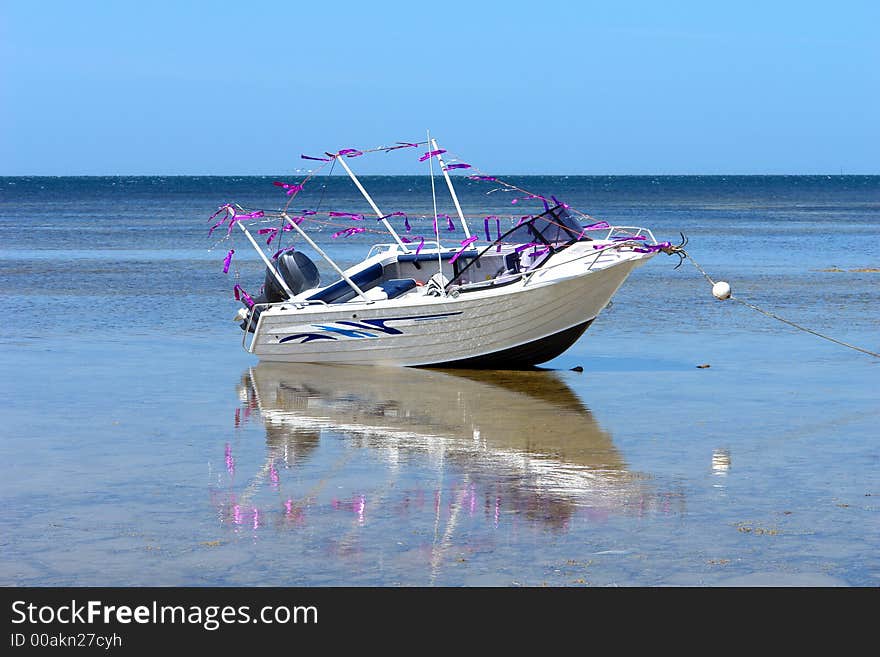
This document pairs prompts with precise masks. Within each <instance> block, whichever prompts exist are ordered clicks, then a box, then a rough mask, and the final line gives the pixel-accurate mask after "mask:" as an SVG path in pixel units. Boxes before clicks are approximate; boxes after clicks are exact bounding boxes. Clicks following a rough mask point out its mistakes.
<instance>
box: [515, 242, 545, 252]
mask: <svg viewBox="0 0 880 657" xmlns="http://www.w3.org/2000/svg"><path fill="white" fill-rule="evenodd" d="M533 246H541V244H540V242H529V243H528V244H522V245H520V246H518V247H516V248H515V249H514V251H515V252H516V253H522V252H523V251H525V250H526V249H531V248H532V247H533Z"/></svg>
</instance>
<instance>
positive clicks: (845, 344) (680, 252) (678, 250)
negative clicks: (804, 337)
mask: <svg viewBox="0 0 880 657" xmlns="http://www.w3.org/2000/svg"><path fill="white" fill-rule="evenodd" d="M669 252H670V253H675V254H678V255H683V256H684V257H685V258H686V259H687V260H689V261H690V262H691V263H692V264H693V265H694V267H696V268H697V271H699V272H700V273H701V274H702V275H703V277H704V278H705V279H706V280H707V281H709V284H710V285H711V286H712V287H713V288H714V287H715V285H716V282H715V281H713V280H712V277H711V276H709V274H707V273H706V270H705V269H703V268H702V267H701V266H700V263H699V262H697V261H696V260H694V257H693V256H692V255H691V254H689V253H687V252H686V251H685V250H684V249H681V248H679V247H672V249H670V250H669ZM728 294H729V296H727V297H717V298H719V299H721V300H724V299H725V298H726V299H732V300H733V301H736V302H737V303H741V304H742V305H744V306H747V307H748V308H751V309H752V310H755V311H757V312H759V313H761V314H762V315H766V316H767V317H770V318H771V319H775V320H777V321H780V322H782V323H783V324H788V325H789V326H793V327H794V328H796V329H798V330H800V331H804V332H806V333H810V334H812V335H815V336H816V337H819V338H822V339H824V340H828V341H829V342H833V343H835V344H839V345H841V346H842V347H849V348H850V349H854V350H855V351H861V352H862V353H863V354H868V355H869V356H873V357H874V358H880V354H878V353H876V352H873V351H870V350H868V349H863V348H862V347H857V346H856V345H854V344H849V343H848V342H843V341H842V340H837V339H836V338H832V337H831V336H828V335H825V334H823V333H819V332H818V331H814V330H813V329H810V328H807V327H806V326H801V325H800V324H796V323H795V322H792V321H790V320H787V319H785V318H784V317H780V316H779V315H776V314H774V313H771V312H770V311H768V310H764V309H763V308H759V307H758V306H756V305H754V304H753V303H749V302H748V301H746V300H745V299H740V298H739V297H736V296H734V295H733V294H730V293H729V292H728Z"/></svg>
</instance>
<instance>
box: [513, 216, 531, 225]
mask: <svg viewBox="0 0 880 657" xmlns="http://www.w3.org/2000/svg"><path fill="white" fill-rule="evenodd" d="M531 218H532V215H530V214H526V215H523V216H522V217H520V218H519V221H517V222H516V226H514V228H516V227H519V226H521V225H522V224H523V223H525V222H526V221H528V220H529V219H531Z"/></svg>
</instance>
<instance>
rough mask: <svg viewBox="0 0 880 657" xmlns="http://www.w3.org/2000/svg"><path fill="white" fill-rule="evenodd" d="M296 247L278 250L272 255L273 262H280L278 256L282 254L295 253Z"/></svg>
mask: <svg viewBox="0 0 880 657" xmlns="http://www.w3.org/2000/svg"><path fill="white" fill-rule="evenodd" d="M293 249H294V247H292V246H285V247H284V248H283V249H278V250H277V251H276V252H275V253H273V254H272V260H278V256H280V255H281V254H282V253H287V252H288V251H293Z"/></svg>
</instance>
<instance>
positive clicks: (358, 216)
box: [327, 212, 364, 221]
mask: <svg viewBox="0 0 880 657" xmlns="http://www.w3.org/2000/svg"><path fill="white" fill-rule="evenodd" d="M327 215H328V216H330V217H348V218H349V219H351V220H352V221H363V220H364V215H362V214H355V213H354V212H328V213H327Z"/></svg>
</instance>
